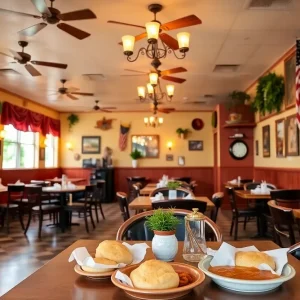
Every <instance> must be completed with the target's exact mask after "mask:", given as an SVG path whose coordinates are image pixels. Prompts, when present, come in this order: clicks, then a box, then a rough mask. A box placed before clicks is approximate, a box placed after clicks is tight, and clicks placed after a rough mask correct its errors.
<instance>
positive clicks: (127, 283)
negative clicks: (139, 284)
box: [115, 270, 134, 287]
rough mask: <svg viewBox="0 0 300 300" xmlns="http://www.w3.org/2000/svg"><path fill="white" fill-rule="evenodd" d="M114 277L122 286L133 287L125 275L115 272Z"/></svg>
mask: <svg viewBox="0 0 300 300" xmlns="http://www.w3.org/2000/svg"><path fill="white" fill-rule="evenodd" d="M115 277H116V278H117V279H118V280H119V281H120V282H121V283H123V284H125V285H128V286H130V287H134V286H133V283H132V281H131V279H130V278H129V276H127V275H126V274H124V273H122V272H121V271H119V270H118V271H117V273H116V275H115Z"/></svg>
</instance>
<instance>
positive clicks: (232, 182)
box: [229, 179, 238, 184]
mask: <svg viewBox="0 0 300 300" xmlns="http://www.w3.org/2000/svg"><path fill="white" fill-rule="evenodd" d="M237 182H238V181H237V179H232V180H230V181H229V183H231V184H237Z"/></svg>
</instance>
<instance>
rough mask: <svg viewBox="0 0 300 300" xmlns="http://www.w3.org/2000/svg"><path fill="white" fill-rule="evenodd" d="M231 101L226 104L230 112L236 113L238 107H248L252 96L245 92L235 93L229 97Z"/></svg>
mask: <svg viewBox="0 0 300 300" xmlns="http://www.w3.org/2000/svg"><path fill="white" fill-rule="evenodd" d="M228 96H229V98H230V101H229V102H228V103H227V104H226V107H227V109H228V110H229V111H232V112H235V109H236V107H237V106H240V105H243V104H245V105H247V104H248V102H249V100H250V95H248V94H247V93H245V92H243V91H233V92H232V93H230V94H229V95H228Z"/></svg>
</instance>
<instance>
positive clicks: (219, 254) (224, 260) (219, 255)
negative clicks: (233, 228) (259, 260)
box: [207, 242, 289, 276]
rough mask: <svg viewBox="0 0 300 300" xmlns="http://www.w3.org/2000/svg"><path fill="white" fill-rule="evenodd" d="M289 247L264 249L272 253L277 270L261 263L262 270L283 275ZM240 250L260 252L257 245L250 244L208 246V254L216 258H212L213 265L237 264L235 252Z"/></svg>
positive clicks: (267, 252)
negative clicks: (212, 247) (217, 248)
mask: <svg viewBox="0 0 300 300" xmlns="http://www.w3.org/2000/svg"><path fill="white" fill-rule="evenodd" d="M288 250H289V248H281V249H276V250H270V251H262V252H264V253H266V254H268V255H270V256H271V257H272V258H273V259H274V260H275V264H276V269H275V272H274V271H273V270H272V269H271V268H270V266H269V265H267V264H261V265H259V266H258V269H260V270H268V271H271V272H272V273H273V274H277V275H279V276H280V275H281V273H282V270H283V267H284V266H285V265H286V263H287V262H288V260H287V251H288ZM238 251H255V252H259V250H258V249H257V248H256V247H255V246H249V247H244V248H235V247H233V246H231V245H229V244H227V243H225V242H223V243H222V245H221V246H220V248H219V250H217V251H216V250H213V249H210V248H208V249H207V255H211V256H213V257H214V258H213V259H212V260H211V262H210V265H211V266H212V267H217V266H235V253H236V252H238Z"/></svg>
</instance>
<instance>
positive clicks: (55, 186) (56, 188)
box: [53, 183, 61, 190]
mask: <svg viewBox="0 0 300 300" xmlns="http://www.w3.org/2000/svg"><path fill="white" fill-rule="evenodd" d="M53 189H54V190H61V185H60V184H59V183H54V184H53Z"/></svg>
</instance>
